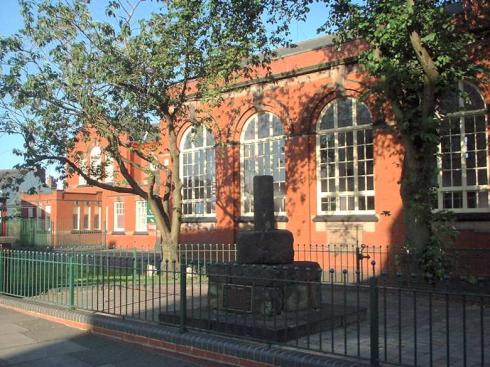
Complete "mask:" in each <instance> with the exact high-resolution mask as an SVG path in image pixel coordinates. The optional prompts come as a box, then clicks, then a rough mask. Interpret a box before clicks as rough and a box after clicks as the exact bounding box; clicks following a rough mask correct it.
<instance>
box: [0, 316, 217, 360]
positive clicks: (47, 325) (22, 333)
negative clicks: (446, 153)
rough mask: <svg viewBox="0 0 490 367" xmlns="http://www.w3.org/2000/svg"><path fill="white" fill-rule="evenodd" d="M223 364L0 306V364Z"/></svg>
mask: <svg viewBox="0 0 490 367" xmlns="http://www.w3.org/2000/svg"><path fill="white" fill-rule="evenodd" d="M4 366H15V367H48V366H49V367H64V366H70V367H126V366H127V367H139V366H141V367H143V366H145V367H147V366H165V367H197V366H208V367H218V366H221V367H224V365H218V364H212V363H211V362H208V361H200V360H197V359H190V358H186V359H183V358H181V357H180V356H176V355H169V354H168V353H163V352H160V351H156V350H151V349H147V348H144V347H140V346H138V345H133V344H127V343H123V342H119V341H116V340H113V339H109V338H106V337H103V336H99V335H94V334H91V333H88V332H86V331H82V330H77V329H73V328H70V327H67V326H64V325H61V324H58V323H55V322H51V321H47V320H44V319H40V318H37V317H34V316H30V315H26V314H23V313H20V312H16V311H13V310H10V309H6V308H3V307H0V367H4Z"/></svg>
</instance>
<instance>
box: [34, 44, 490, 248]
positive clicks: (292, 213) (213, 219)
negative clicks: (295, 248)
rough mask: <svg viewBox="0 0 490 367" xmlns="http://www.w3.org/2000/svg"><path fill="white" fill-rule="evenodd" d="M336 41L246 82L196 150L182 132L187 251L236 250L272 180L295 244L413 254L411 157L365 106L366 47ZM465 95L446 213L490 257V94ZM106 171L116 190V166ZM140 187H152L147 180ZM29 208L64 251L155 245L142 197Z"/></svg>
mask: <svg viewBox="0 0 490 367" xmlns="http://www.w3.org/2000/svg"><path fill="white" fill-rule="evenodd" d="M331 42H332V39H331V37H329V36H325V37H320V38H317V39H313V40H310V41H306V42H302V43H300V44H299V45H298V47H296V48H293V49H285V50H280V51H279V57H278V58H277V59H276V60H274V61H273V62H272V64H271V70H272V75H273V81H269V80H267V79H260V78H257V79H254V80H248V81H245V82H243V83H242V84H241V85H240V86H237V88H236V89H233V90H232V91H230V92H228V93H227V94H226V95H225V103H224V104H223V105H221V106H220V107H219V108H216V109H215V110H213V111H212V115H213V120H214V124H213V125H212V126H209V130H207V129H202V130H201V131H199V132H198V133H197V134H195V136H193V137H192V139H191V130H190V127H189V126H187V125H184V126H182V127H181V128H180V131H179V142H180V143H179V144H180V150H181V158H180V159H181V160H182V161H181V166H182V170H181V172H180V174H181V178H182V180H183V183H184V189H183V199H184V200H183V203H184V204H183V212H184V224H183V225H182V235H181V242H184V243H185V242H188V243H232V242H234V241H235V238H236V234H237V230H238V229H240V228H245V227H248V226H250V224H251V220H252V206H251V205H252V202H251V195H252V193H251V182H252V181H251V180H252V177H253V175H255V174H271V175H273V176H274V184H275V205H276V211H277V213H276V214H277V221H278V227H280V228H287V229H289V230H290V231H291V232H292V233H293V234H294V237H295V241H296V242H297V243H307V244H313V243H322V244H323V243H365V244H376V245H382V246H389V245H399V244H401V243H403V230H404V229H403V221H402V202H401V198H400V182H399V181H400V176H401V166H402V157H403V149H402V147H401V145H400V143H399V141H398V140H397V137H396V136H393V135H391V134H390V133H388V132H386V130H385V129H383V128H382V126H383V123H380V122H378V121H377V119H378V117H377V115H376V111H375V110H374V109H373V107H372V106H371V105H369V103H367V102H363V101H361V99H360V96H361V93H362V92H363V89H362V81H363V79H364V78H365V75H364V74H363V73H362V72H361V71H360V70H359V68H358V65H356V63H355V62H354V56H355V55H356V54H357V53H358V50H359V49H360V48H362V43H361V42H353V43H350V44H346V45H345V46H344V47H343V49H342V50H341V51H337V50H336V49H335V48H334V47H333V45H332V43H331ZM484 59H486V60H488V57H486V58H484ZM455 88H460V89H462V90H464V91H465V92H467V93H468V95H469V97H470V98H469V100H467V101H463V100H462V99H460V98H458V97H456V98H455V100H454V101H453V104H452V106H453V107H454V108H453V110H452V112H451V115H450V124H448V125H450V126H449V127H448V129H447V130H446V132H445V133H444V134H443V135H444V136H443V138H442V144H441V147H440V151H441V159H440V164H441V171H440V174H439V186H440V189H439V193H438V203H437V206H438V209H450V210H453V211H454V212H455V213H456V219H457V220H456V223H455V225H456V226H457V228H458V229H459V230H460V235H459V240H458V244H459V245H461V246H471V247H484V246H488V242H489V239H490V225H489V224H490V205H489V188H490V186H489V183H488V182H489V161H490V158H489V131H490V130H489V126H488V108H487V106H488V104H489V103H490V86H489V85H488V84H481V82H480V81H479V80H473V81H465V82H460V83H459V85H458V86H457V87H456V86H455ZM196 103H197V102H196ZM83 149H84V151H86V162H87V163H89V162H92V163H93V162H95V161H96V160H100V159H106V158H105V156H104V152H103V151H101V149H100V147H99V143H98V142H97V141H96V140H94V141H93V142H92V143H91V144H89V145H87V146H84V147H83ZM127 158H129V159H136V158H135V157H132V156H129V153H128V157H127ZM92 163H91V164H92ZM108 171H109V172H108V174H107V176H108V178H107V180H108V181H109V182H110V181H111V179H112V178H111V177H113V172H117V167H114V168H112V166H111V167H110V168H109V169H108ZM134 177H135V179H136V180H138V181H142V180H144V179H145V177H144V174H142V173H141V172H134ZM24 200H25V201H26V202H29V203H33V204H34V205H36V206H41V207H43V206H44V207H46V206H50V208H51V209H50V211H51V212H50V216H51V219H52V231H53V242H54V243H53V244H54V245H57V244H72V243H73V244H76V243H77V242H80V243H87V244H89V243H96V242H99V243H102V244H105V245H110V246H116V247H133V246H135V247H140V248H143V247H144V248H152V247H153V245H154V243H155V227H154V225H152V224H147V210H146V203H145V202H144V201H143V200H142V199H141V198H139V197H136V196H133V195H126V194H118V193H115V192H110V191H103V190H101V189H99V188H97V187H89V186H86V185H85V182H84V180H83V179H82V178H80V177H78V176H73V177H71V178H70V179H68V181H67V187H66V189H65V190H64V191H58V192H53V193H51V194H42V195H33V196H26V197H25V198H24ZM61 234H63V235H61ZM82 239H83V240H82Z"/></svg>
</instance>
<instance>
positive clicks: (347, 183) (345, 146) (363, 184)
mask: <svg viewBox="0 0 490 367" xmlns="http://www.w3.org/2000/svg"><path fill="white" fill-rule="evenodd" d="M354 107H355V108H356V110H355V112H354V110H353V109H354ZM354 116H355V117H356V122H355V123H354V121H353V119H354ZM370 122H371V116H370V114H369V111H368V109H367V107H366V106H365V105H363V104H362V103H361V102H359V101H355V100H354V99H351V98H343V99H337V100H335V101H333V102H331V103H330V104H329V105H328V106H327V107H326V108H325V110H324V112H323V116H322V120H321V123H320V126H319V129H320V130H322V129H325V128H327V127H328V128H329V129H335V128H341V129H342V130H340V131H335V130H334V131H332V132H330V133H329V134H325V133H320V134H319V135H320V136H319V148H320V149H319V154H320V156H319V157H318V160H317V162H318V163H319V164H321V166H320V168H321V169H320V177H319V179H320V180H321V185H320V189H321V192H322V193H337V194H344V195H339V196H338V197H337V198H336V197H331V198H329V199H328V200H329V201H328V202H327V199H325V198H322V199H321V203H320V210H322V211H332V210H337V211H349V212H350V211H356V210H374V201H373V200H374V198H372V199H368V197H367V196H365V195H359V192H360V191H366V190H374V177H373V164H374V159H373V135H372V130H371V129H370V128H357V127H356V126H359V125H364V124H369V123H370ZM332 125H333V126H332ZM330 142H331V143H330ZM327 179H328V181H327ZM336 185H337V187H336ZM345 194H348V195H345ZM356 197H357V198H356ZM330 201H332V202H336V205H335V209H333V205H330ZM371 204H372V205H371ZM328 209H329V210H328Z"/></svg>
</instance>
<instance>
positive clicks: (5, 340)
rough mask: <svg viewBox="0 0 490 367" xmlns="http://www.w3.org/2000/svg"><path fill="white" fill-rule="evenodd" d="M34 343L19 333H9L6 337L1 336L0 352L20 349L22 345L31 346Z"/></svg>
mask: <svg viewBox="0 0 490 367" xmlns="http://www.w3.org/2000/svg"><path fill="white" fill-rule="evenodd" d="M35 342H36V341H35V340H34V339H32V338H29V337H27V336H25V335H23V334H21V333H11V334H9V335H8V336H7V335H3V336H2V337H1V338H0V352H1V351H2V350H3V349H8V348H14V347H20V346H23V345H29V344H33V343H35Z"/></svg>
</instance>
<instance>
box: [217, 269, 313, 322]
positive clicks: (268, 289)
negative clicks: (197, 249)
mask: <svg viewBox="0 0 490 367" xmlns="http://www.w3.org/2000/svg"><path fill="white" fill-rule="evenodd" d="M208 277H209V288H208V305H209V308H210V309H215V310H227V311H231V312H242V313H252V314H259V315H266V316H272V315H279V314H281V313H283V312H296V311H303V310H314V309H318V308H319V307H320V305H321V288H320V280H321V268H320V265H319V264H318V263H315V262H309V261H304V262H295V263H292V264H288V265H283V266H270V265H249V264H245V265H244V264H211V265H209V266H208Z"/></svg>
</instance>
